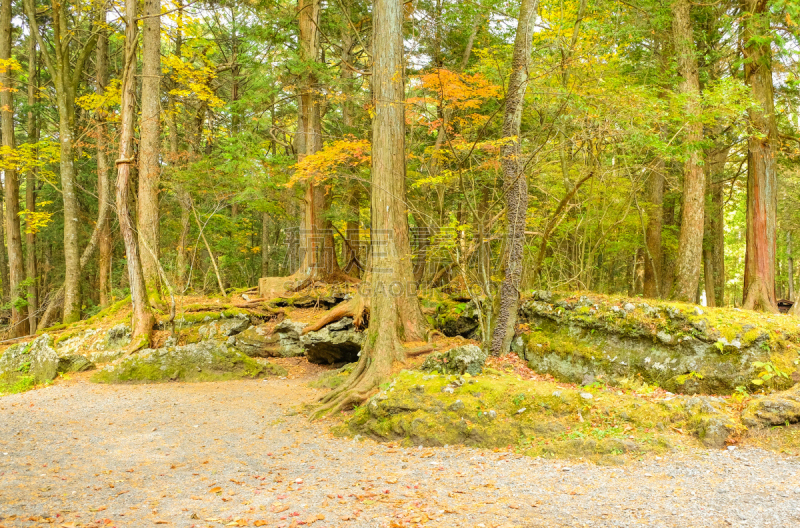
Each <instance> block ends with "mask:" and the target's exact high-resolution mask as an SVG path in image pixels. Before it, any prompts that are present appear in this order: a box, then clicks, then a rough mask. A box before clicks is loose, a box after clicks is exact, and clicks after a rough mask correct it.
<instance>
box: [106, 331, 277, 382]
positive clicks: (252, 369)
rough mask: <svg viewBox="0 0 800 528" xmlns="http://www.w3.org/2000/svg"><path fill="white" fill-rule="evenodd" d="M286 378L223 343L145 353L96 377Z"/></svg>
mask: <svg viewBox="0 0 800 528" xmlns="http://www.w3.org/2000/svg"><path fill="white" fill-rule="evenodd" d="M270 374H272V375H286V370H285V369H283V368H282V367H279V366H277V365H272V364H270V363H260V362H258V361H256V360H254V359H251V358H249V357H247V356H246V355H244V354H243V353H241V352H240V351H238V350H236V349H235V348H229V347H228V346H226V345H225V344H223V343H221V342H220V341H214V340H209V341H200V342H199V343H191V344H188V345H183V346H177V347H169V348H167V347H164V348H157V349H146V350H141V351H139V352H138V353H136V354H133V355H131V356H129V357H126V358H124V359H121V360H118V361H116V362H115V363H113V364H111V365H108V366H106V367H104V368H102V369H100V370H98V371H97V373H96V374H95V375H94V378H93V379H94V380H95V381H99V382H103V383H122V382H164V381H178V380H180V381H216V380H229V379H242V378H258V377H262V376H265V375H270Z"/></svg>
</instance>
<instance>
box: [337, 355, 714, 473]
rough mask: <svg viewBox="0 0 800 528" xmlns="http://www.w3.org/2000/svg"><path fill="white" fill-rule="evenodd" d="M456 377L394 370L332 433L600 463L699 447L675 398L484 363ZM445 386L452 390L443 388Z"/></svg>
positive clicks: (414, 443)
mask: <svg viewBox="0 0 800 528" xmlns="http://www.w3.org/2000/svg"><path fill="white" fill-rule="evenodd" d="M457 379H458V376H443V375H428V374H425V373H423V372H418V371H409V370H407V371H402V372H401V373H400V374H398V375H397V376H395V377H394V378H393V379H392V381H391V382H390V383H388V384H386V385H384V386H383V387H382V389H383V390H382V391H381V392H380V393H379V394H378V395H376V396H375V397H373V399H371V400H370V401H369V402H367V403H366V404H365V405H364V406H362V407H359V408H358V409H357V410H356V411H355V412H354V413H353V415H352V417H350V418H349V419H348V421H347V422H346V424H345V425H344V426H342V427H340V428H339V429H338V431H339V432H340V433H349V434H362V435H366V436H369V437H372V438H375V439H377V440H382V441H400V442H402V443H404V444H407V445H427V446H441V445H453V444H465V445H469V446H476V447H484V448H496V447H507V446H513V447H514V448H515V449H516V450H517V451H518V452H521V453H524V454H527V455H531V456H543V457H567V458H571V457H585V458H588V459H591V460H594V461H597V462H601V463H617V462H619V461H620V459H619V457H621V456H623V455H636V454H641V453H646V452H655V453H659V452H663V451H666V450H668V449H670V448H671V446H674V445H692V446H697V445H699V444H698V442H697V440H696V439H695V438H694V437H693V436H692V435H691V434H690V431H689V423H688V416H687V415H686V413H685V410H684V407H683V405H682V404H680V403H678V402H677V401H673V402H671V401H669V400H664V399H662V400H655V399H647V398H642V397H640V396H635V395H628V394H624V393H620V394H617V393H615V392H614V391H612V390H609V389H607V388H605V387H599V386H597V387H583V388H579V387H572V388H570V387H566V386H565V385H564V384H558V383H555V382H549V381H538V380H526V379H521V378H519V377H517V376H515V375H514V374H510V373H503V372H500V371H497V370H494V369H491V368H487V369H486V372H485V373H484V374H482V375H479V376H476V377H468V376H465V377H464V380H465V383H463V384H462V385H461V386H455V385H454V382H455V381H456V380H457ZM448 386H449V387H453V392H452V393H449V392H443V389H445V387H448ZM620 392H621V391H620ZM582 394H583V395H582ZM589 394H591V398H588V397H586V396H587V395H589Z"/></svg>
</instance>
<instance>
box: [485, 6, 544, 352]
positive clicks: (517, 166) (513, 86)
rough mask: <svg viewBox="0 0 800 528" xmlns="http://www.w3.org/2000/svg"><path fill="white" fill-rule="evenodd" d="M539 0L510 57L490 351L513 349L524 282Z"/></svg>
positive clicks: (529, 9)
mask: <svg viewBox="0 0 800 528" xmlns="http://www.w3.org/2000/svg"><path fill="white" fill-rule="evenodd" d="M537 7H538V3H537V0H522V3H521V5H520V11H519V21H518V23H517V35H516V38H515V40H514V52H513V55H512V58H511V75H510V78H509V80H508V93H507V95H506V102H505V105H506V107H505V115H504V117H503V131H502V134H503V140H504V141H503V145H502V147H501V150H500V155H501V164H502V168H503V190H504V193H505V196H506V229H507V230H508V231H507V233H506V240H505V252H504V254H503V257H502V258H503V271H504V276H503V281H502V282H501V284H500V293H499V295H500V297H499V306H498V312H497V320H496V321H495V324H494V325H492V326H493V328H494V329H493V332H492V337H491V345H490V352H491V353H492V354H493V355H502V354H505V353H506V352H508V350H509V349H510V348H511V340H512V339H513V338H514V331H515V328H516V325H517V310H518V308H519V298H520V292H519V287H520V283H521V281H522V256H523V255H522V253H523V245H524V242H525V224H526V220H527V211H528V180H527V179H526V177H525V173H524V166H523V163H522V159H521V157H522V149H521V142H520V137H519V136H520V127H521V124H522V106H523V100H524V98H525V91H526V88H527V85H528V64H529V62H530V54H531V41H532V38H533V30H534V20H535V18H536V9H537Z"/></svg>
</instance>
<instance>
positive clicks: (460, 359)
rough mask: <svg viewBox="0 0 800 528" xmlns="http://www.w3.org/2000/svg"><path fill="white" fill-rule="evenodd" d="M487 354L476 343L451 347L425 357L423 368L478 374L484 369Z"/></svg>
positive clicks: (428, 370)
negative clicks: (445, 350)
mask: <svg viewBox="0 0 800 528" xmlns="http://www.w3.org/2000/svg"><path fill="white" fill-rule="evenodd" d="M486 358H487V354H486V352H485V351H483V350H481V347H479V346H476V345H464V346H460V347H456V348H451V349H450V350H448V351H447V352H440V353H436V354H431V355H429V356H428V357H427V358H425V362H424V363H423V364H422V367H420V368H421V370H424V371H425V372H438V373H440V374H465V373H467V374H470V375H471V376H477V375H478V374H480V373H481V372H482V371H483V365H484V364H485V363H486Z"/></svg>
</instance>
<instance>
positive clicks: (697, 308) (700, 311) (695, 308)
mask: <svg viewBox="0 0 800 528" xmlns="http://www.w3.org/2000/svg"><path fill="white" fill-rule="evenodd" d="M692 311H693V313H694V314H695V315H703V313H705V312H703V309H702V308H700V307H699V306H695V307H694V310H692Z"/></svg>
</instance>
